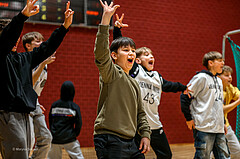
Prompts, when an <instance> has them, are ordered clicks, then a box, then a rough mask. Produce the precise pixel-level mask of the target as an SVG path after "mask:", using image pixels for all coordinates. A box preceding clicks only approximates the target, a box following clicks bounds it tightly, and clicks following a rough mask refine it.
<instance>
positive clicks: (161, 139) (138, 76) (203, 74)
mask: <svg viewBox="0 0 240 159" xmlns="http://www.w3.org/2000/svg"><path fill="white" fill-rule="evenodd" d="M100 3H101V5H102V7H103V16H102V20H101V24H100V25H99V27H98V33H97V36H96V42H95V48H94V54H95V64H96V66H97V67H98V69H99V73H100V75H99V78H100V80H99V85H100V95H99V100H98V109H97V118H96V120H95V125H94V145H95V150H96V153H97V157H98V158H144V153H147V152H148V151H149V150H150V146H151V147H152V149H153V151H154V152H155V154H156V156H157V158H159V159H160V158H161V159H162V158H164V159H167V158H172V153H171V149H170V146H169V144H168V140H167V137H166V135H165V133H164V131H163V125H162V123H161V122H160V120H159V114H158V106H159V104H160V99H161V93H162V91H163V92H178V91H181V92H182V94H181V97H180V99H181V109H182V112H183V114H184V116H185V118H186V124H187V126H188V128H189V129H190V130H193V134H194V146H195V149H196V152H195V156H194V158H201V159H210V157H211V153H213V155H214V157H215V158H216V159H217V158H218V159H223V158H230V157H231V158H240V145H239V141H238V140H237V138H236V136H235V134H234V132H233V131H232V129H231V127H230V125H229V123H228V120H227V113H228V112H230V111H231V110H233V109H234V108H235V107H236V106H237V105H238V104H240V92H239V90H238V89H237V88H236V87H233V86H232V85H231V82H232V78H231V73H232V70H230V67H229V66H224V60H223V58H222V55H221V54H220V53H219V52H216V51H211V52H209V53H206V54H205V55H204V57H203V66H205V67H206V70H202V71H200V72H198V73H197V75H195V76H194V77H193V78H192V79H191V80H190V82H189V83H188V85H187V86H185V85H182V84H181V83H179V82H170V81H167V80H165V79H163V77H162V75H161V74H159V73H158V72H157V71H153V69H154V62H155V59H154V56H153V53H152V51H151V50H150V49H149V48H147V47H141V48H137V49H136V46H135V43H134V41H133V40H132V39H131V38H128V37H122V34H121V30H120V29H121V28H122V27H127V26H128V25H127V24H123V23H122V20H123V16H124V15H122V16H121V18H119V17H118V15H116V19H117V21H116V22H115V27H114V30H113V41H112V43H111V45H110V47H109V23H110V19H111V17H112V16H113V14H114V13H115V11H116V10H117V8H118V7H120V6H119V5H113V3H111V4H110V5H108V4H107V2H102V1H101V0H100ZM136 81H137V82H136ZM232 100H235V101H234V102H232V103H231V101H232ZM112 116H114V117H115V120H112ZM224 116H225V118H224ZM225 123H226V124H225ZM224 128H225V129H224ZM227 129H228V131H227ZM225 133H226V135H225ZM229 150H230V152H229ZM230 154H231V156H230Z"/></svg>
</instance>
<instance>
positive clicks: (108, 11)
mask: <svg viewBox="0 0 240 159" xmlns="http://www.w3.org/2000/svg"><path fill="white" fill-rule="evenodd" d="M99 1H100V3H101V5H102V7H103V15H102V21H101V24H102V25H109V23H110V20H111V17H112V15H113V14H114V13H115V11H116V10H117V8H118V7H120V5H114V6H113V2H111V3H110V5H108V4H107V2H106V1H104V3H103V2H102V0H99Z"/></svg>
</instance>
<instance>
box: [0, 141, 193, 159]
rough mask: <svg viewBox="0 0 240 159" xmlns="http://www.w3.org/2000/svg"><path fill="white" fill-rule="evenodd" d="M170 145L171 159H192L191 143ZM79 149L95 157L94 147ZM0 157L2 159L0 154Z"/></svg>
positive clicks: (88, 157) (151, 156)
mask: <svg viewBox="0 0 240 159" xmlns="http://www.w3.org/2000/svg"><path fill="white" fill-rule="evenodd" d="M170 147H171V150H172V153H173V157H172V159H192V158H193V156H194V152H195V149H194V146H193V144H171V145H170ZM81 150H82V153H83V156H84V158H85V159H97V157H96V153H95V150H94V147H87V148H86V147H82V148H81ZM0 159H2V157H1V155H0ZM63 159H70V157H69V156H68V154H67V153H66V151H65V150H63ZM146 159H156V156H155V154H154V152H153V150H152V149H151V150H150V152H149V153H147V155H146Z"/></svg>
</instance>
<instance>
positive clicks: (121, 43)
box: [110, 37, 136, 53]
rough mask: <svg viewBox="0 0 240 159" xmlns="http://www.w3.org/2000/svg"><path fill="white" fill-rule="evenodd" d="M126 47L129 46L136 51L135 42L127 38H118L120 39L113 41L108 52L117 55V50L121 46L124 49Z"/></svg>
mask: <svg viewBox="0 0 240 159" xmlns="http://www.w3.org/2000/svg"><path fill="white" fill-rule="evenodd" d="M128 45H130V46H131V47H132V48H134V49H136V45H135V42H134V41H133V39H131V38H128V37H120V38H117V39H115V40H113V42H112V44H111V46H110V51H111V52H116V53H117V50H118V49H119V48H120V47H122V46H124V47H125V46H128Z"/></svg>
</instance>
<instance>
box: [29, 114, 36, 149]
mask: <svg viewBox="0 0 240 159" xmlns="http://www.w3.org/2000/svg"><path fill="white" fill-rule="evenodd" d="M35 111H36V110H35ZM35 111H32V112H30V115H29V124H30V132H31V150H33V147H34V145H35V133H34V125H33V115H34V114H35Z"/></svg>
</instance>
